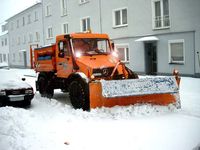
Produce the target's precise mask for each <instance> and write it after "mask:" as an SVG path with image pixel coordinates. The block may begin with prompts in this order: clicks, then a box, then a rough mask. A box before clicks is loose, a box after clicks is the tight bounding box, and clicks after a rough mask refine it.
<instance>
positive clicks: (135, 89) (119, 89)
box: [101, 77, 178, 97]
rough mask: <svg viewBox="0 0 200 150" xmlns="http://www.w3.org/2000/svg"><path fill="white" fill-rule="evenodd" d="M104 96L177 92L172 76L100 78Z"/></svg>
mask: <svg viewBox="0 0 200 150" xmlns="http://www.w3.org/2000/svg"><path fill="white" fill-rule="evenodd" d="M101 85H102V95H103V96H104V97H120V96H131V95H145V94H160V93H177V92H178V86H177V83H176V80H175V78H174V77H157V78H141V79H132V80H131V79H130V80H112V81H106V80H101Z"/></svg>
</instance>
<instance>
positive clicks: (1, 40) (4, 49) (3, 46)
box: [0, 22, 9, 64]
mask: <svg viewBox="0 0 200 150" xmlns="http://www.w3.org/2000/svg"><path fill="white" fill-rule="evenodd" d="M0 63H7V64H8V63H9V37H8V29H7V23H6V22H4V23H1V24H0Z"/></svg>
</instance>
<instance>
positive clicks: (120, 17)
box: [113, 8, 128, 27]
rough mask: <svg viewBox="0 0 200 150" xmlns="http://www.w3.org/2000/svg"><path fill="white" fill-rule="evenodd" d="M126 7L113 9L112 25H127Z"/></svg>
mask: <svg viewBox="0 0 200 150" xmlns="http://www.w3.org/2000/svg"><path fill="white" fill-rule="evenodd" d="M127 25H128V20H127V8H120V9H116V10H114V11H113V27H122V26H127Z"/></svg>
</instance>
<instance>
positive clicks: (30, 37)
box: [28, 33, 33, 43]
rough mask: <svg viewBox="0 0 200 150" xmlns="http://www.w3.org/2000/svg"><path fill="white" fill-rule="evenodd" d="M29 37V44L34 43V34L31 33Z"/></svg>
mask: <svg viewBox="0 0 200 150" xmlns="http://www.w3.org/2000/svg"><path fill="white" fill-rule="evenodd" d="M28 37H29V41H28V42H29V43H32V42H33V35H32V33H29V35H28Z"/></svg>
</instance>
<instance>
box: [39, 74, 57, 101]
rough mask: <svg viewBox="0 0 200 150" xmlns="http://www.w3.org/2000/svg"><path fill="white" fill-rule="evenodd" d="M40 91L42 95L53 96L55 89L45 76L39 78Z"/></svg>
mask: <svg viewBox="0 0 200 150" xmlns="http://www.w3.org/2000/svg"><path fill="white" fill-rule="evenodd" d="M38 85H39V92H40V95H41V96H42V97H47V98H52V97H53V94H54V89H53V88H51V87H50V85H48V81H47V80H46V79H45V78H44V77H40V78H39V80H38Z"/></svg>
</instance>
